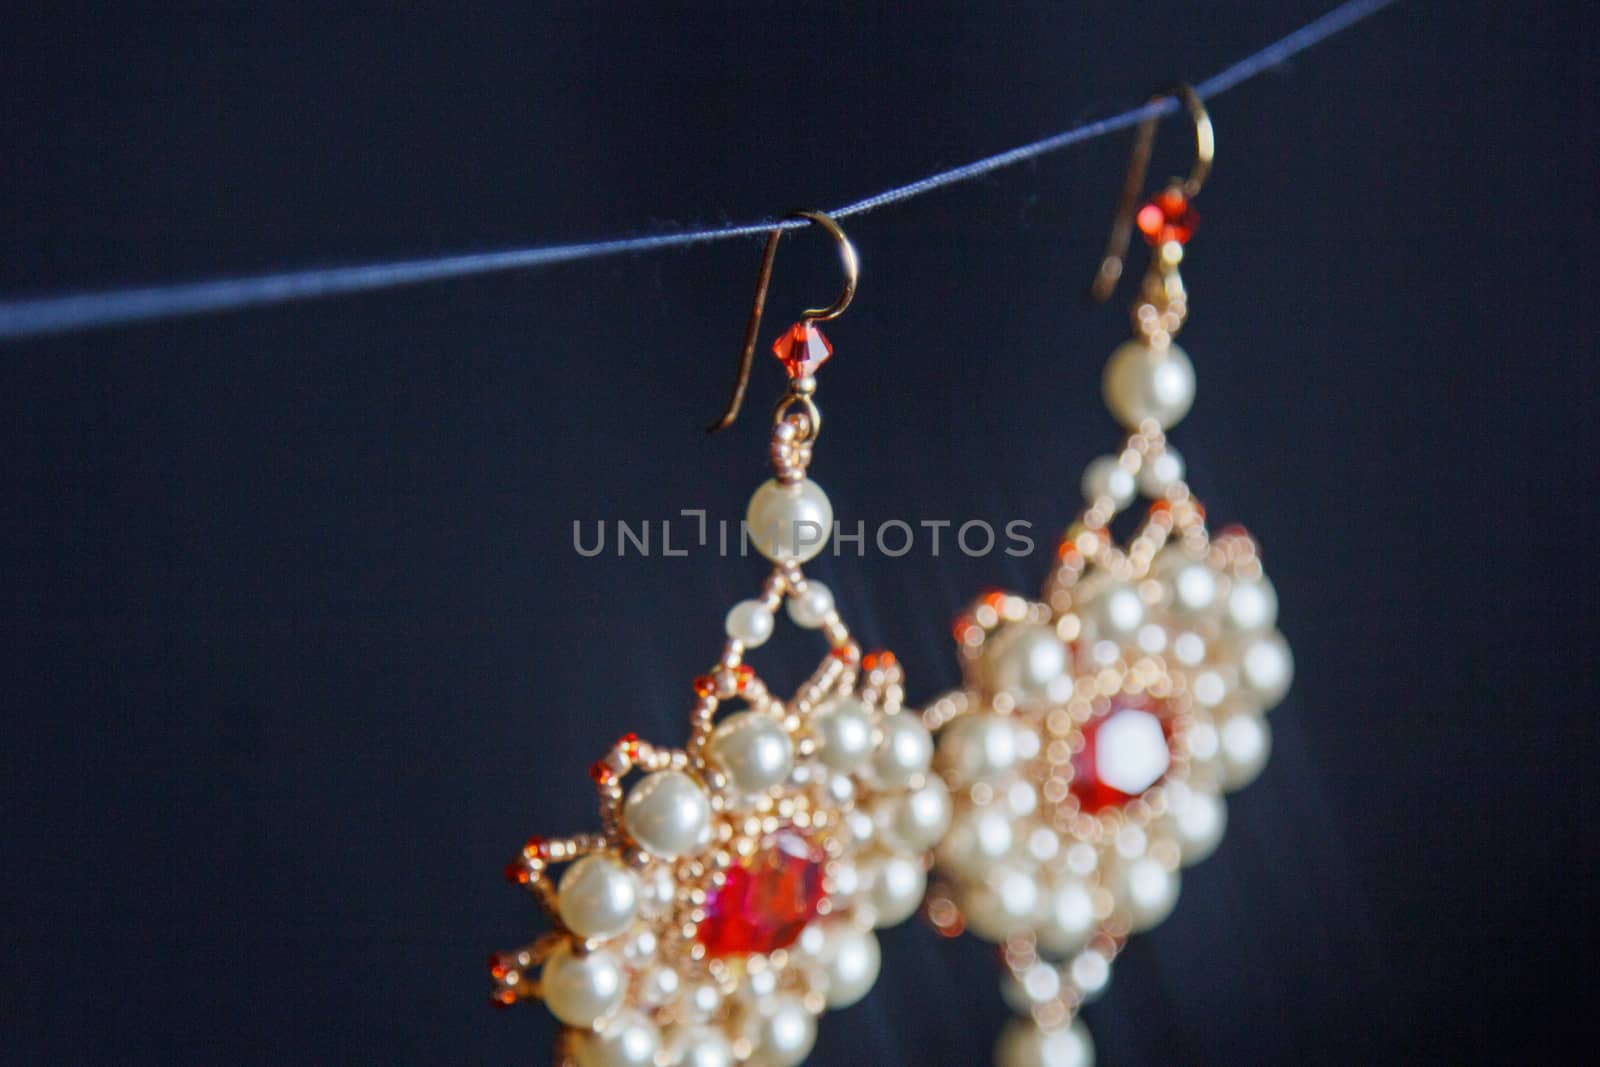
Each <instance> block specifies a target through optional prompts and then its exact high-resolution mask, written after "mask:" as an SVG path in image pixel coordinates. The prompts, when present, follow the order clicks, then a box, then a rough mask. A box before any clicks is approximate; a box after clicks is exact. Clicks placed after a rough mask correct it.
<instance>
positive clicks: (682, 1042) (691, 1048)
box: [669, 1026, 737, 1067]
mask: <svg viewBox="0 0 1600 1067" xmlns="http://www.w3.org/2000/svg"><path fill="white" fill-rule="evenodd" d="M671 1049H672V1051H671V1059H670V1061H669V1062H671V1063H672V1064H673V1067H733V1065H734V1063H735V1062H737V1061H736V1060H735V1059H734V1056H733V1046H732V1045H731V1044H729V1043H728V1038H727V1036H726V1035H725V1034H723V1032H722V1031H721V1030H720V1029H718V1028H716V1027H712V1026H691V1027H687V1028H684V1029H681V1030H679V1031H678V1032H677V1033H676V1034H674V1035H673V1039H672V1043H671Z"/></svg>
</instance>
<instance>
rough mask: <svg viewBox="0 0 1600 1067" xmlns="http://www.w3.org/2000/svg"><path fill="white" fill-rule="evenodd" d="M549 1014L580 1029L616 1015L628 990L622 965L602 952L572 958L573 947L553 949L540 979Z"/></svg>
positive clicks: (613, 957)
mask: <svg viewBox="0 0 1600 1067" xmlns="http://www.w3.org/2000/svg"><path fill="white" fill-rule="evenodd" d="M539 981H540V987H541V989H542V991H543V993H544V1002H545V1005H546V1006H547V1007H549V1009H550V1014H552V1015H554V1016H555V1017H556V1018H557V1019H560V1020H561V1021H562V1022H564V1023H566V1024H567V1025H568V1026H576V1027H578V1028H579V1029H585V1030H586V1029H588V1028H589V1027H591V1026H593V1025H594V1024H595V1021H596V1020H598V1019H600V1018H602V1017H604V1016H606V1015H609V1014H610V1013H611V1012H613V1011H615V1010H616V1008H617V1005H619V1004H621V1003H622V997H623V994H625V993H626V992H627V990H628V977H627V974H626V973H625V972H624V971H623V969H622V963H621V961H619V960H618V959H617V957H616V956H615V955H613V954H612V953H610V952H608V951H607V950H605V949H597V950H596V951H594V952H591V953H589V954H588V955H585V956H578V955H574V954H573V951H572V946H571V945H570V944H566V943H563V944H561V945H558V946H556V949H555V951H554V952H552V953H551V954H550V958H549V959H548V960H546V961H545V965H544V970H543V971H541V972H540V975H539Z"/></svg>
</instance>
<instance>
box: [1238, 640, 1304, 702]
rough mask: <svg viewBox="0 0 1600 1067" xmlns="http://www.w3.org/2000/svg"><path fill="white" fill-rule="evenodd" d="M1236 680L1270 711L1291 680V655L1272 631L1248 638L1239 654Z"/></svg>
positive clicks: (1292, 658)
mask: <svg viewBox="0 0 1600 1067" xmlns="http://www.w3.org/2000/svg"><path fill="white" fill-rule="evenodd" d="M1239 680H1240V681H1241V682H1243V683H1244V689H1245V691H1246V692H1247V693H1249V694H1251V695H1252V696H1254V697H1255V698H1256V699H1257V700H1259V701H1260V702H1261V707H1262V708H1263V709H1264V710H1266V711H1271V710H1272V709H1273V708H1275V707H1277V706H1278V703H1279V702H1280V701H1281V700H1283V697H1284V694H1286V693H1288V692H1289V684H1290V683H1291V682H1293V681H1294V654H1293V653H1292V652H1290V651H1289V642H1287V641H1285V640H1284V639H1283V635H1282V634H1280V633H1278V632H1277V631H1276V630H1274V631H1272V632H1271V633H1266V634H1261V635H1260V636H1258V637H1253V638H1251V639H1250V640H1249V641H1248V642H1246V643H1245V645H1244V648H1243V650H1242V652H1241V654H1240V656H1239Z"/></svg>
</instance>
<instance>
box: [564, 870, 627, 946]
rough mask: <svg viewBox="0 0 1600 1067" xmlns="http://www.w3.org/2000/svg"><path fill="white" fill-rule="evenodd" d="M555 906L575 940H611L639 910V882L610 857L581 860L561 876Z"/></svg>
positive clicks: (625, 927) (624, 928)
mask: <svg viewBox="0 0 1600 1067" xmlns="http://www.w3.org/2000/svg"><path fill="white" fill-rule="evenodd" d="M556 903H557V906H558V909H559V911H560V912H561V921H562V922H564V923H566V924H567V929H569V930H571V931H572V932H573V933H575V934H577V935H578V936H579V937H582V938H585V939H588V938H594V937H613V936H615V935H617V934H620V933H622V931H624V930H626V929H627V928H628V926H629V925H630V924H631V923H632V922H633V917H634V915H635V914H636V913H637V911H638V909H639V879H638V878H637V877H636V876H635V875H634V873H633V872H632V871H630V870H628V869H627V868H626V867H624V866H623V865H622V864H621V863H618V862H617V861H616V860H615V859H613V858H612V857H610V856H604V855H595V856H585V857H583V858H582V859H580V860H578V861H577V862H576V863H574V864H573V865H572V866H570V867H568V868H567V871H566V873H565V874H563V875H562V876H561V888H560V890H559V891H558V892H557V894H556Z"/></svg>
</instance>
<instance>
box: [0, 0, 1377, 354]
mask: <svg viewBox="0 0 1600 1067" xmlns="http://www.w3.org/2000/svg"><path fill="white" fill-rule="evenodd" d="M1394 2H1395V0H1347V2H1346V3H1343V4H1340V5H1339V6H1338V7H1336V8H1334V9H1333V10H1332V11H1330V12H1328V13H1327V14H1326V15H1323V16H1322V17H1321V18H1318V19H1316V20H1314V21H1312V22H1309V23H1307V24H1306V25H1304V26H1302V27H1301V28H1300V29H1298V30H1295V31H1294V32H1293V33H1290V34H1289V35H1287V36H1285V37H1282V38H1280V39H1279V40H1277V41H1274V42H1273V43H1272V44H1270V45H1268V46H1267V47H1265V48H1263V49H1261V50H1260V51H1257V52H1254V53H1252V54H1251V55H1249V56H1246V57H1245V58H1244V59H1241V60H1239V61H1238V62H1237V63H1234V64H1233V65H1232V66H1230V67H1228V68H1227V69H1225V70H1223V71H1221V72H1219V73H1217V74H1214V75H1212V76H1211V77H1210V78H1207V79H1206V80H1205V81H1202V82H1200V83H1199V84H1198V85H1196V86H1195V91H1196V92H1197V93H1198V94H1199V95H1200V96H1201V97H1202V98H1211V97H1214V96H1217V95H1218V94H1220V93H1224V92H1226V91H1227V90H1229V89H1232V88H1233V87H1235V86H1237V85H1239V84H1240V83H1242V82H1245V81H1248V80H1249V79H1250V78H1253V77H1255V76H1256V75H1257V74H1260V73H1261V72H1263V71H1265V70H1268V69H1270V68H1272V67H1275V66H1277V65H1279V64H1280V63H1282V62H1284V61H1285V60H1287V59H1289V58H1290V57H1292V56H1295V55H1298V54H1299V53H1301V52H1304V51H1306V50H1307V49H1309V48H1312V47H1314V46H1316V45H1318V44H1320V43H1322V42H1323V41H1325V40H1327V39H1328V38H1329V37H1332V36H1333V35H1334V34H1336V33H1338V32H1339V31H1340V30H1343V29H1346V28H1348V27H1350V26H1353V25H1355V24H1356V23H1358V22H1360V21H1362V20H1363V19H1365V18H1368V17H1369V16H1371V15H1374V14H1377V13H1378V12H1379V11H1381V10H1383V9H1384V8H1386V7H1388V6H1389V5H1390V4H1392V3H1394ZM1176 107H1177V103H1176V102H1175V101H1173V100H1170V99H1169V100H1163V101H1161V102H1159V103H1151V104H1144V105H1142V106H1140V107H1136V108H1133V109H1131V110H1128V111H1124V112H1122V113H1121V114H1118V115H1113V116H1111V117H1110V118H1105V119H1098V120H1096V121H1094V122H1089V123H1085V124H1084V125H1081V126H1076V127H1074V128H1072V129H1070V130H1066V131H1063V132H1062V133H1058V134H1054V135H1053V136H1050V137H1046V138H1043V139H1041V140H1038V141H1034V142H1032V143H1030V144H1025V145H1020V146H1018V147H1016V148H1012V149H1009V150H1007V151H1004V152H1000V153H998V154H996V155H992V156H986V157H984V158H983V159H979V160H975V161H973V162H971V163H967V164H964V165H962V166H959V167H953V168H951V169H949V170H944V171H940V172H938V173H937V174H930V175H928V176H927V177H925V178H920V179H918V180H917V181H914V182H910V183H908V184H906V185H900V186H896V187H895V188H893V189H886V190H884V191H883V192H881V193H875V194H873V195H871V196H868V197H865V198H863V199H860V200H856V201H853V202H851V203H849V204H846V205H844V206H842V207H839V208H835V209H834V210H832V211H830V212H829V214H830V215H832V216H833V217H835V218H849V217H850V216H852V215H862V214H865V213H866V212H869V211H876V210H877V209H879V208H881V207H886V206H887V205H889V204H896V203H899V202H900V201H903V200H909V199H911V198H912V197H915V196H921V195H923V194H924V193H929V192H932V191H933V190H935V189H942V188H945V187H946V186H951V185H957V184H959V183H961V182H966V181H971V180H972V179H973V178H977V177H979V176H981V175H984V174H989V173H992V172H994V171H997V170H1001V169H1003V168H1005V167H1010V166H1015V165H1016V164H1018V163H1022V162H1024V161H1026V160H1030V159H1036V158H1038V157H1040V156H1043V155H1047V154H1049V153H1051V152H1058V151H1060V150H1062V149H1064V148H1069V147H1071V146H1072V145H1077V144H1082V143H1084V142H1085V141H1090V140H1093V139H1095V138H1097V137H1104V136H1105V135H1107V134H1110V133H1114V132H1116V131H1118V130H1122V129H1127V128H1128V127H1130V126H1134V125H1136V124H1138V123H1139V122H1141V121H1142V120H1144V119H1145V118H1147V117H1149V116H1151V115H1158V114H1166V113H1168V112H1169V111H1172V110H1174V109H1176ZM806 225H809V223H807V222H805V221H803V220H790V221H785V222H777V221H773V220H762V221H760V222H750V223H742V224H738V225H733V226H719V227H715V228H711V229H701V230H690V231H687V232H679V233H670V234H655V235H650V236H640V237H622V238H615V239H611V240H603V241H587V242H581V243H578V244H566V245H546V246H542V247H535V248H513V249H506V250H504V251H498V252H473V253H465V254H461V255H452V256H442V257H437V258H432V259H420V260H400V261H396V262H389V263H369V264H363V265H356V266H348V267H319V268H311V269H309V270H298V271H289V272H282V273H274V274H260V275H252V276H248V277H242V278H219V279H214V280H211V281H201V282H179V283H173V284H168V285H154V286H141V287H134V288H125V289H106V290H101V291H98V292H89V293H75V294H66V295H56V296H36V297H23V298H16V299H10V300H4V301H0V341H6V340H14V339H17V338H23V337H33V336H39V335H42V334H59V333H70V332H74V331H77V330H87V329H91V328H94V327H99V326H112V325H118V324H126V323H133V322H148V321H153V320H157V319H171V318H178V317H181V316H187V315H199V314H205V313H208V312H219V311H231V310H237V309H240V308H246V307H260V306H263V305H268V304H281V303H287V302H289V301H294V300H307V299H311V298H314V297H322V296H334V295H338V294H342V293H357V292H371V291H373V290H378V289H389V288H393V287H395V286H401V285H415V284H419V283H422V282H430V281H441V280H443V279H446V278H462V277H467V276H469V275H475V274H488V273H491V272H494V271H504V270H517V269H522V268H528V267H541V266H549V265H551V264H554V263H567V262H571V261H573V260H578V259H597V258H599V257H602V256H613V255H620V254H623V253H627V252H653V251H658V250H660V249H664V248H686V247H688V246H690V245H697V244H706V243H708V242H711V241H725V240H730V239H733V238H738V237H751V236H756V235H763V234H766V233H769V232H771V230H772V229H773V228H774V227H775V226H782V227H784V228H788V229H794V228H798V227H802V226H806Z"/></svg>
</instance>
